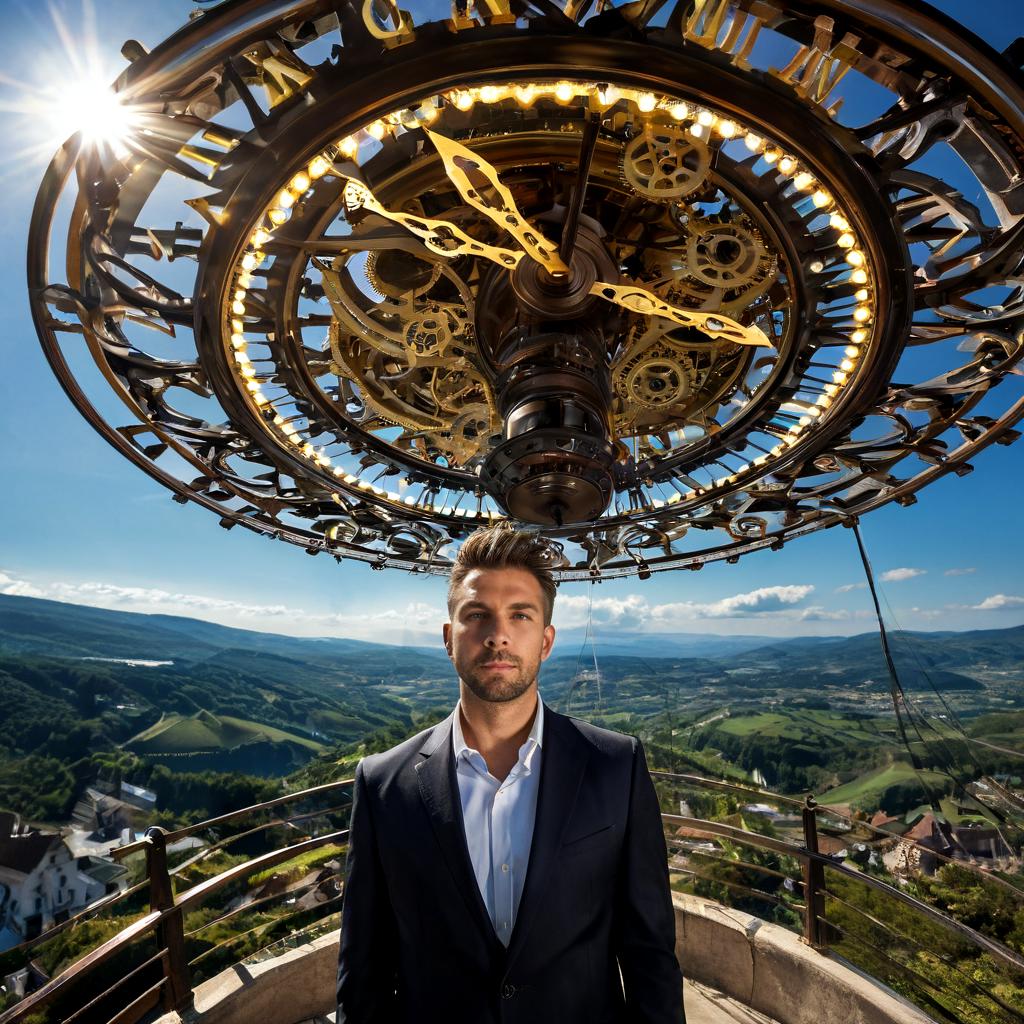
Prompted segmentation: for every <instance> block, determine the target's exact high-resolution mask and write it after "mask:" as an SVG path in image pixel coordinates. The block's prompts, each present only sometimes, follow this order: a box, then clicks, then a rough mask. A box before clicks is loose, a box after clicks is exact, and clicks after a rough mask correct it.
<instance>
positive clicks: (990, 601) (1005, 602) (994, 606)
mask: <svg viewBox="0 0 1024 1024" xmlns="http://www.w3.org/2000/svg"><path fill="white" fill-rule="evenodd" d="M1021 605H1024V597H1017V596H1016V595H1015V594H992V595H990V596H989V597H986V598H985V600H984V601H982V602H981V603H980V604H972V605H970V608H971V610H972V611H976V612H992V611H999V610H1000V609H1001V608H1018V607H1020V606H1021Z"/></svg>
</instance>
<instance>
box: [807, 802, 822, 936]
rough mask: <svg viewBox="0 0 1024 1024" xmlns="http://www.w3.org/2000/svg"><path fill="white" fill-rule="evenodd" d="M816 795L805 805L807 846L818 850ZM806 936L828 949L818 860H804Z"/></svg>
mask: <svg viewBox="0 0 1024 1024" xmlns="http://www.w3.org/2000/svg"><path fill="white" fill-rule="evenodd" d="M816 806H817V804H816V803H815V800H814V797H813V796H808V797H807V799H806V800H805V801H804V806H803V823H804V849H805V850H806V851H807V852H808V853H817V852H818V816H817V814H816V813H815V810H814V809H815V807H816ZM803 868H804V938H805V939H806V940H807V944H808V945H809V946H811V947H812V948H813V949H816V950H818V951H820V952H824V951H825V950H826V949H827V948H828V937H827V929H826V927H825V923H824V920H823V919H824V917H825V869H824V867H823V866H822V865H821V864H820V863H819V862H818V861H816V860H812V859H811V858H810V857H807V858H806V859H805V860H804V865H803Z"/></svg>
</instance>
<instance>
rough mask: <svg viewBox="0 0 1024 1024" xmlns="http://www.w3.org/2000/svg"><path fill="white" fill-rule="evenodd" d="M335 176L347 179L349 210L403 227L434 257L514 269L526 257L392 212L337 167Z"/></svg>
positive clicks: (446, 224) (444, 224) (438, 223)
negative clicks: (366, 212)
mask: <svg viewBox="0 0 1024 1024" xmlns="http://www.w3.org/2000/svg"><path fill="white" fill-rule="evenodd" d="M334 173H335V174H337V175H338V176H339V177H340V178H343V179H345V191H344V195H343V198H344V202H345V205H346V206H347V207H348V209H350V210H352V209H359V208H362V209H364V210H369V211H370V212H371V213H376V214H379V215H380V216H381V217H386V218H387V219H388V220H391V221H394V222H395V223H396V224H401V225H402V227H404V228H406V229H407V230H409V231H411V232H412V233H413V234H414V235H416V236H417V237H418V238H420V239H421V240H422V241H423V244H424V245H425V246H426V247H427V248H428V249H429V250H430V251H431V252H432V253H434V254H435V255H437V256H444V257H447V258H448V259H454V258H455V257H456V256H482V257H483V258H484V259H488V260H490V261H491V262H492V263H497V264H498V266H499V267H505V269H506V270H512V269H514V268H515V266H516V264H517V263H518V262H519V261H520V260H521V259H522V258H523V255H524V254H523V253H521V252H514V251H513V250H511V249H503V248H501V247H500V246H497V245H487V244H486V243H484V242H478V241H477V240H476V239H475V238H472V237H470V236H469V235H467V234H466V232H465V231H463V230H462V228H460V227H458V226H457V225H456V224H452V223H451V221H447V220H438V219H437V218H435V217H418V216H416V214H412V213H403V212H402V211H400V210H389V209H388V208H387V207H386V206H384V205H383V203H381V202H380V200H378V199H377V197H376V196H375V195H374V194H373V192H372V191H371V190H370V188H369V187H368V186H367V185H365V184H364V183H363V182H361V181H359V180H358V179H356V178H353V177H351V176H350V175H347V174H345V173H344V171H342V170H340V169H339V168H334Z"/></svg>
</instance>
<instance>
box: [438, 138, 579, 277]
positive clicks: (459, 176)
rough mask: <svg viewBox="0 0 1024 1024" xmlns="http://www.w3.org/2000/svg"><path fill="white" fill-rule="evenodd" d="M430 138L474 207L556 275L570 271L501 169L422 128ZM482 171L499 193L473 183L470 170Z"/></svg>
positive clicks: (460, 189)
mask: <svg viewBox="0 0 1024 1024" xmlns="http://www.w3.org/2000/svg"><path fill="white" fill-rule="evenodd" d="M423 130H424V131H425V132H426V134H427V138H429V139H430V141H431V142H432V143H433V144H434V148H435V149H436V150H437V152H438V153H439V154H440V157H441V159H442V160H443V161H444V169H445V171H446V172H447V174H448V177H449V179H450V180H451V183H452V184H453V185H454V186H455V187H456V188H457V189H458V190H459V194H460V195H461V196H462V198H463V199H464V200H465V201H466V202H467V203H468V204H469V205H470V206H472V207H473V208H474V209H475V210H479V211H480V212H481V213H482V214H484V216H486V217H490V219H491V220H493V221H494V223H495V224H497V225H498V227H500V228H501V229H502V230H504V231H507V232H508V233H509V234H510V235H511V236H512V237H513V238H514V239H515V240H516V241H517V242H518V243H519V244H520V245H521V246H522V247H523V249H524V250H525V251H526V253H527V255H529V256H530V257H531V258H533V259H534V260H536V261H537V262H538V263H539V264H541V266H543V267H544V268H545V269H546V270H547V271H548V273H550V274H551V275H552V276H554V277H560V276H563V275H565V274H567V273H568V272H569V268H568V267H567V266H566V264H565V262H564V260H563V259H562V257H561V256H560V255H559V254H558V246H557V245H555V244H554V242H549V241H548V240H547V239H546V238H545V237H544V236H543V235H542V234H541V233H540V232H539V231H538V230H537V229H536V228H535V227H533V225H532V224H530V223H529V222H528V221H527V219H526V218H525V217H524V216H523V215H522V214H521V213H520V212H519V208H518V207H517V206H516V203H515V200H514V199H513V198H512V191H511V189H509V187H508V186H507V185H505V184H503V183H502V181H501V179H500V178H499V177H498V172H497V171H496V170H495V169H494V168H493V167H492V166H491V165H490V164H489V163H488V162H487V161H486V160H484V159H483V157H481V156H479V155H478V154H476V153H474V152H473V151H472V150H471V149H468V148H467V147H466V146H463V145H462V144H461V143H459V142H455V141H453V140H452V139H449V138H447V137H446V136H444V135H438V134H437V133H436V132H432V131H428V130H427V129H426V128H424V129H423ZM473 172H475V173H477V174H480V175H482V176H483V177H484V178H485V179H486V181H487V183H488V185H490V187H491V189H493V190H494V193H495V195H496V197H497V200H496V201H495V199H494V198H493V197H485V196H483V195H482V194H481V193H480V191H479V190H478V189H477V188H476V186H475V185H474V184H473V180H472V178H471V177H470V174H471V173H473Z"/></svg>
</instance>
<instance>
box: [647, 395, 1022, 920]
mask: <svg viewBox="0 0 1024 1024" xmlns="http://www.w3.org/2000/svg"><path fill="white" fill-rule="evenodd" d="M1021 413H1022V415H1024V400H1022V403H1021ZM650 775H651V777H652V778H654V779H672V780H682V781H683V782H685V783H687V784H692V785H693V786H694V788H696V789H699V788H701V787H707V788H708V789H720V790H733V791H735V792H738V793H749V794H752V795H755V796H760V797H764V798H765V799H766V800H769V801H771V802H773V803H782V804H788V805H790V806H792V807H799V808H802V807H803V806H804V801H802V800H796V799H794V798H793V797H785V796H780V795H779V794H777V793H771V792H768V791H766V790H763V789H754V788H752V787H746V786H743V785H741V784H738V783H734V782H727V781H726V780H724V779H707V778H704V777H703V776H701V775H679V774H675V773H672V772H663V771H652V772H651V773H650ZM815 810H816V812H817V814H818V815H819V816H820V815H822V814H832V815H835V816H836V817H837V818H842V819H843V820H844V821H848V822H850V823H851V824H852V825H854V826H855V827H857V828H864V829H866V830H867V831H869V832H871V833H872V834H873V835H875V836H877V837H878V838H879V839H891V840H893V841H894V842H904V843H907V844H908V845H911V846H914V847H916V848H917V849H920V850H924V849H927V848H926V847H924V846H922V845H921V844H920V843H918V842H916V841H915V840H911V839H906V838H904V837H903V836H898V835H895V834H894V833H892V832H886V831H885V829H881V828H876V827H874V826H873V825H871V824H869V823H868V822H866V821H854V820H853V819H852V818H851V817H850V816H849V815H848V814H843V813H842V812H841V811H837V810H835V809H834V808H832V807H830V806H829V805H828V804H822V803H817V804H816V807H815ZM662 817H663V818H667V817H669V816H668V815H665V814H663V815H662ZM747 834H752V833H747ZM928 852H929V853H932V854H933V855H934V856H935V858H936V859H937V860H941V861H944V862H945V863H947V864H955V865H957V866H958V867H962V868H966V869H967V870H968V871H973V872H974V873H975V874H977V875H978V876H979V877H980V878H983V879H984V880H985V881H986V882H994V883H996V884H998V885H999V886H1000V888H1002V889H1004V890H1006V891H1007V892H1009V893H1011V894H1012V895H1013V896H1014V897H1015V898H1016V899H1017V900H1019V901H1020V902H1021V903H1024V890H1021V889H1019V888H1017V886H1015V885H1012V884H1011V883H1010V882H1007V881H1006V879H1004V878H1000V877H999V876H998V875H995V874H985V875H982V874H981V873H980V872H978V871H976V870H975V869H973V868H972V867H971V866H970V865H969V864H965V863H964V862H963V861H960V860H957V859H956V858H955V857H947V856H946V855H945V854H942V853H937V852H934V851H932V850H928Z"/></svg>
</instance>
